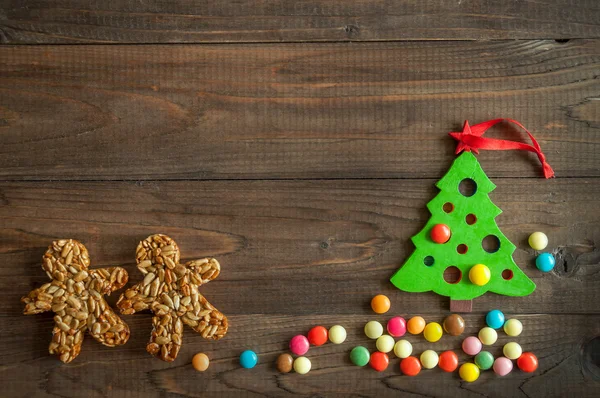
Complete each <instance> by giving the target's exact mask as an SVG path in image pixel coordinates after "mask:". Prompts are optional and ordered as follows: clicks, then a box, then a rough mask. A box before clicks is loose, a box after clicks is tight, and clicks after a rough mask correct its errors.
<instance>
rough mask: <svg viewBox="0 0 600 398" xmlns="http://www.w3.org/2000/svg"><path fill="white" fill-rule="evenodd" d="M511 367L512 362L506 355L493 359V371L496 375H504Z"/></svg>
mask: <svg viewBox="0 0 600 398" xmlns="http://www.w3.org/2000/svg"><path fill="white" fill-rule="evenodd" d="M512 368H513V363H512V361H511V360H510V359H508V358H506V357H500V358H496V360H495V361H494V372H495V373H496V374H497V375H498V376H506V375H507V374H509V373H510V371H511V370H512Z"/></svg>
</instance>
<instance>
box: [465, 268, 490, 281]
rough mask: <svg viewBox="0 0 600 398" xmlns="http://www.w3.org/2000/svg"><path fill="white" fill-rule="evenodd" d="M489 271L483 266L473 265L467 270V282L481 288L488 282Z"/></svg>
mask: <svg viewBox="0 0 600 398" xmlns="http://www.w3.org/2000/svg"><path fill="white" fill-rule="evenodd" d="M490 278H491V273H490V269H489V268H488V267H486V266H485V265H483V264H477V265H474V266H473V267H472V268H471V269H470V270H469V280H470V281H471V282H472V283H474V284H475V285H477V286H483V285H485V284H487V283H488V282H489V281H490Z"/></svg>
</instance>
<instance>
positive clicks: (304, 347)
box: [290, 334, 310, 355]
mask: <svg viewBox="0 0 600 398" xmlns="http://www.w3.org/2000/svg"><path fill="white" fill-rule="evenodd" d="M309 345H310V344H309V343H308V339H307V338H306V337H305V336H302V335H301V334H299V335H297V336H294V337H292V339H291V340H290V351H292V352H293V353H294V354H296V355H304V354H306V353H307V352H308V347H309Z"/></svg>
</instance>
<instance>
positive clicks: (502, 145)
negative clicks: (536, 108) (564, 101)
mask: <svg viewBox="0 0 600 398" xmlns="http://www.w3.org/2000/svg"><path fill="white" fill-rule="evenodd" d="M504 121H506V122H509V123H513V124H516V125H517V126H519V127H520V128H522V129H523V130H525V132H526V133H527V135H528V136H529V139H530V140H531V143H532V144H533V145H529V144H525V143H522V142H517V141H509V140H499V139H496V138H487V137H482V136H483V133H485V132H486V131H487V130H489V129H490V128H491V127H493V126H495V125H496V124H498V123H501V122H504ZM448 134H449V135H450V136H451V137H452V138H454V139H455V140H457V141H458V145H457V146H456V154H457V155H458V154H459V153H461V152H462V151H467V152H470V151H473V152H475V153H479V149H487V150H490V151H506V150H511V149H515V150H520V151H529V152H533V153H535V154H536V155H537V157H538V159H539V160H540V163H541V164H542V169H543V170H544V177H546V178H552V177H554V171H553V170H552V167H550V165H549V164H548V162H546V156H545V155H544V153H543V152H542V148H541V147H540V144H538V142H537V141H536V139H535V138H534V137H533V135H532V134H531V133H530V132H529V131H528V130H527V129H526V128H525V126H523V125H522V124H521V123H519V122H517V121H516V120H513V119H493V120H488V121H487V122H483V123H479V124H476V125H473V126H470V125H469V121H468V120H465V124H464V126H463V131H462V132H451V133H448Z"/></svg>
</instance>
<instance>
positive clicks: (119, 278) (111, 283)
mask: <svg viewBox="0 0 600 398" xmlns="http://www.w3.org/2000/svg"><path fill="white" fill-rule="evenodd" d="M88 272H89V273H90V275H91V276H92V278H94V279H95V280H96V284H97V286H96V289H95V290H97V291H98V292H100V293H101V294H111V293H112V292H114V291H115V290H118V289H121V288H122V287H123V286H125V284H126V283H127V281H128V280H129V275H127V271H126V270H125V269H124V268H121V267H110V268H99V269H93V270H88Z"/></svg>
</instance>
